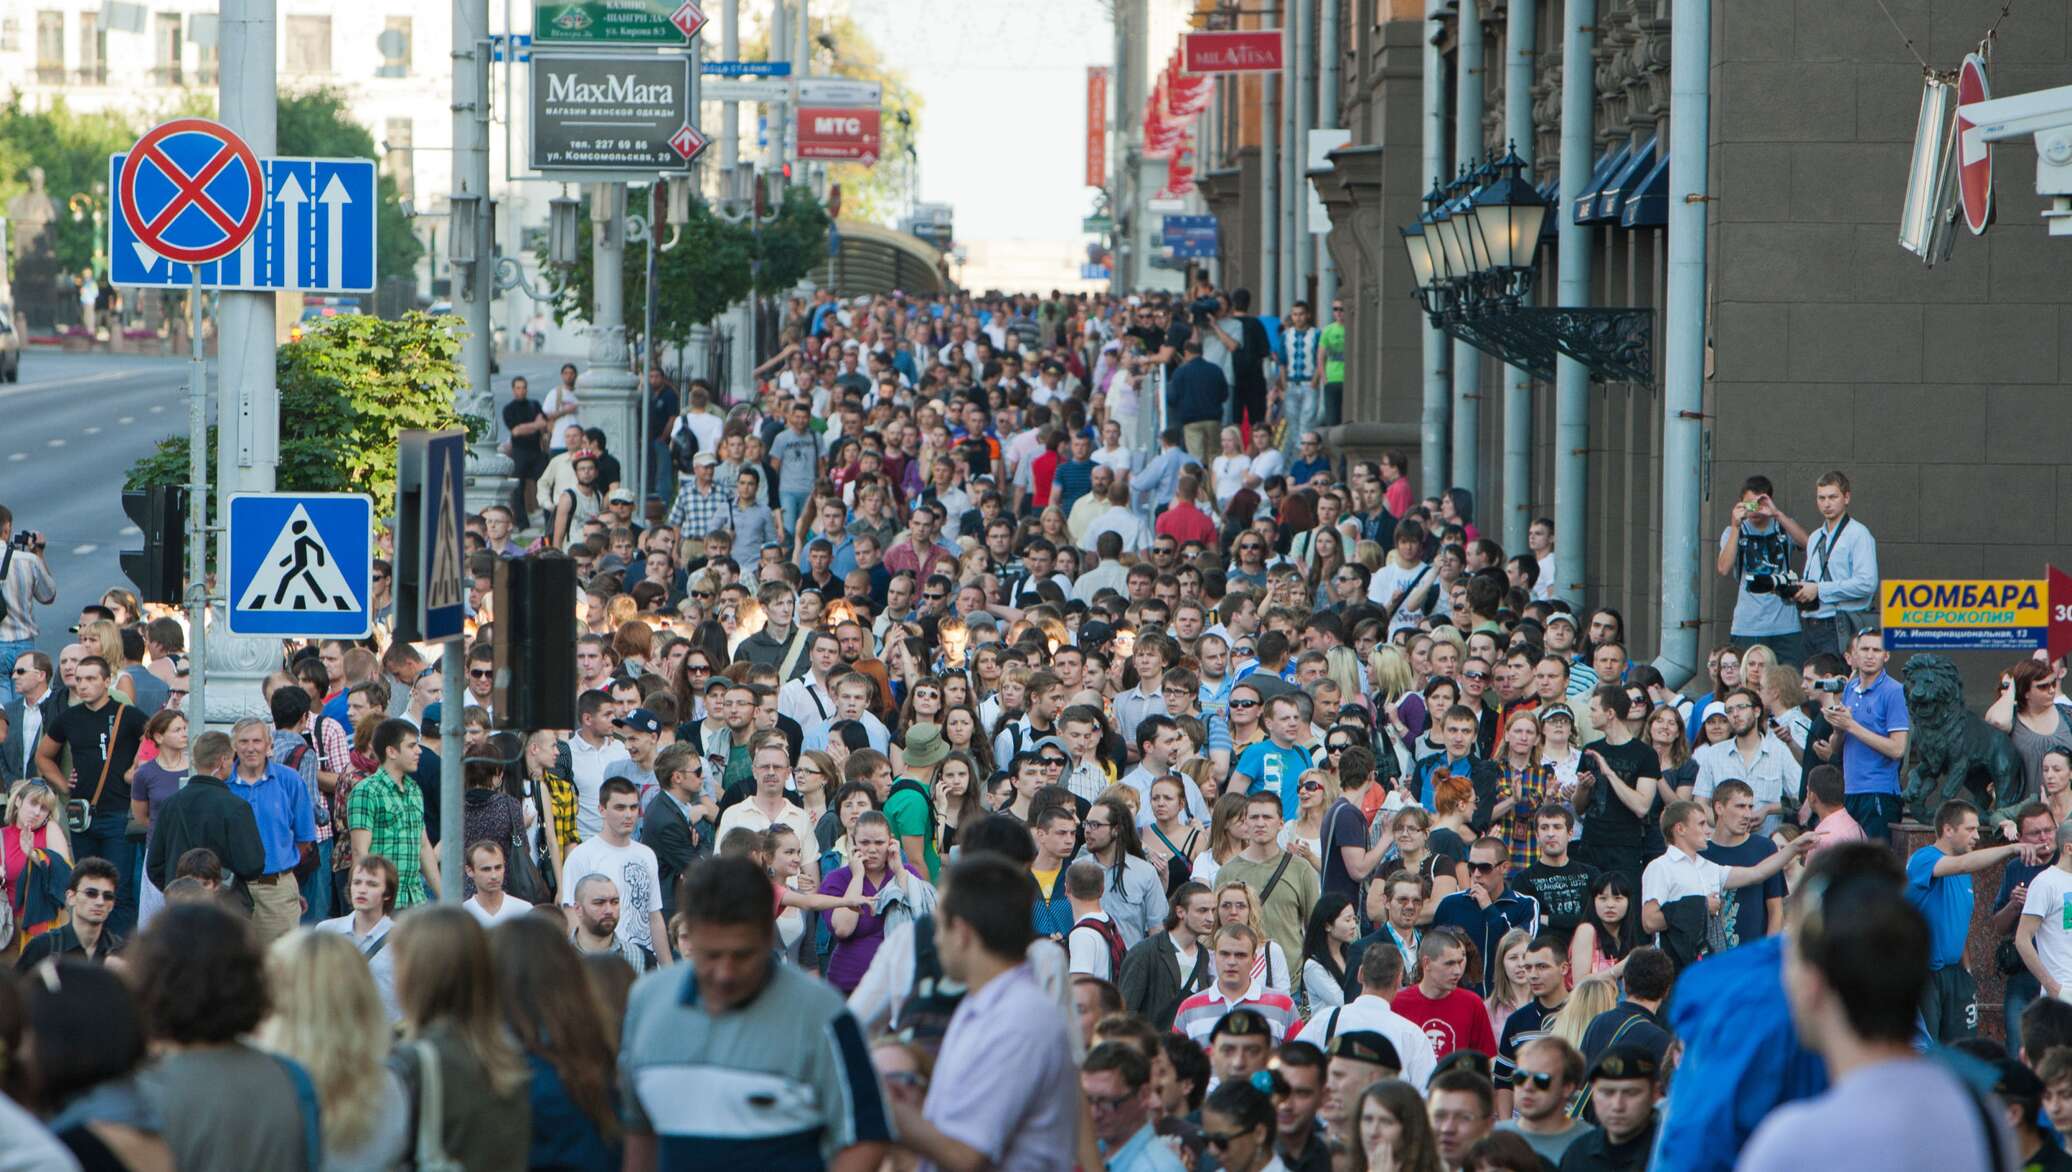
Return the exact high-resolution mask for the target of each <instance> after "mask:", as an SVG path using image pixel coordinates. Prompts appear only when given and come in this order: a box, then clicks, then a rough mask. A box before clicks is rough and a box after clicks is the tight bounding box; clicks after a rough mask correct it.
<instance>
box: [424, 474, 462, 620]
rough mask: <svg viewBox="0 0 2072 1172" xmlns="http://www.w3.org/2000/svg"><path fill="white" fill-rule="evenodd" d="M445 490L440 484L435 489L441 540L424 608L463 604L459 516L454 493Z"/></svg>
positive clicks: (433, 560) (425, 587)
mask: <svg viewBox="0 0 2072 1172" xmlns="http://www.w3.org/2000/svg"><path fill="white" fill-rule="evenodd" d="M445 487H446V484H445V482H444V481H441V482H440V484H439V486H438V488H437V489H435V490H434V491H437V492H438V493H439V522H438V525H439V528H438V533H439V537H440V540H439V542H438V546H437V549H436V550H435V552H434V554H433V557H432V572H431V574H430V575H429V577H428V578H427V579H426V581H425V585H424V592H425V606H427V607H429V608H432V609H434V610H436V609H438V608H439V607H442V606H459V605H461V581H460V568H461V567H460V549H461V545H462V538H461V536H460V516H459V514H458V513H457V512H456V511H455V509H454V500H453V494H452V493H451V492H446V491H443V490H444V489H445Z"/></svg>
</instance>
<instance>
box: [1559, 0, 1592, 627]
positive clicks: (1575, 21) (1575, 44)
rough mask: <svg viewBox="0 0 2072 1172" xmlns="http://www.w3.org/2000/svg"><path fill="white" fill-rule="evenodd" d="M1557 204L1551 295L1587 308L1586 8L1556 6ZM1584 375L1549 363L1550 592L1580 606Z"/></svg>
mask: <svg viewBox="0 0 2072 1172" xmlns="http://www.w3.org/2000/svg"><path fill="white" fill-rule="evenodd" d="M1562 9H1563V12H1562V25H1563V26H1564V27H1563V28H1562V35H1561V203H1560V206H1559V207H1557V208H1555V209H1554V214H1555V215H1558V216H1560V217H1561V219H1560V220H1559V221H1558V224H1559V231H1560V238H1561V243H1560V246H1559V252H1558V255H1557V257H1556V262H1557V264H1558V265H1559V269H1558V272H1559V277H1558V278H1557V281H1558V284H1557V286H1556V288H1555V294H1556V297H1557V299H1558V304H1561V305H1566V306H1579V305H1588V304H1590V243H1591V234H1590V229H1589V228H1587V227H1585V226H1584V225H1582V224H1578V223H1576V217H1575V214H1574V212H1573V210H1572V209H1573V208H1574V207H1575V205H1576V201H1577V200H1580V199H1582V198H1583V189H1584V188H1585V187H1587V186H1589V184H1590V146H1591V135H1590V123H1591V110H1592V108H1593V107H1594V105H1595V104H1596V100H1597V92H1596V91H1597V64H1596V60H1595V56H1594V53H1595V48H1596V41H1597V34H1596V31H1595V26H1593V25H1592V24H1591V17H1592V16H1593V15H1594V14H1593V13H1592V11H1591V9H1590V6H1588V5H1584V4H1578V3H1575V2H1574V0H1570V3H1568V4H1565V5H1563V6H1562ZM1589 451H1590V372H1589V371H1588V370H1586V369H1585V368H1584V366H1583V364H1582V363H1580V362H1577V361H1576V360H1575V359H1573V358H1570V357H1569V356H1568V355H1566V354H1563V355H1560V356H1559V357H1557V358H1556V359H1555V360H1554V573H1555V576H1556V580H1555V582H1554V593H1555V594H1556V595H1558V596H1559V597H1562V598H1565V599H1567V600H1568V602H1569V605H1571V606H1576V607H1580V606H1582V605H1583V595H1584V593H1585V591H1584V588H1583V586H1584V582H1585V581H1586V580H1587V579H1588V577H1589V574H1588V566H1587V564H1586V562H1585V556H1584V551H1586V550H1588V549H1589V548H1590V543H1589V537H1590V534H1589V525H1590V513H1589V495H1588V494H1589V491H1590V488H1589V486H1590V455H1589Z"/></svg>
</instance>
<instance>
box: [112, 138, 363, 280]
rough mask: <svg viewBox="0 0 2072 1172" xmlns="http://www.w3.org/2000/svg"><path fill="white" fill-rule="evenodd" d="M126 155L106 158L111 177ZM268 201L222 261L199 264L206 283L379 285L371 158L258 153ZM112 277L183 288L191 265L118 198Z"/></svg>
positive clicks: (118, 170) (114, 226)
mask: <svg viewBox="0 0 2072 1172" xmlns="http://www.w3.org/2000/svg"><path fill="white" fill-rule="evenodd" d="M126 158H127V156H126V155H115V156H113V157H111V158H110V159H109V160H108V173H109V181H110V182H111V183H113V182H115V181H116V177H118V176H120V175H121V174H122V167H123V163H124V160H125V159H126ZM259 165H260V169H261V170H262V171H263V172H264V174H265V177H266V203H265V207H264V210H263V211H262V213H261V215H260V218H259V225H258V227H257V228H256V229H255V230H254V231H253V232H252V235H251V236H250V238H248V239H247V240H246V241H245V242H244V244H243V245H242V246H241V247H239V248H238V249H237V251H235V252H232V253H231V254H229V255H228V256H225V257H223V258H222V259H221V260H215V261H208V262H206V263H204V264H202V265H201V266H200V268H201V283H202V286H203V287H204V288H209V289H250V290H264V291H271V290H294V291H302V292H326V293H367V292H372V291H373V289H374V281H375V273H374V247H375V222H376V219H377V217H376V215H375V206H376V199H377V196H376V187H375V175H374V161H373V160H372V159H300V158H280V159H261V160H260V161H259ZM108 262H109V263H108V267H109V279H110V280H111V281H112V282H113V283H115V284H117V285H144V286H157V287H167V288H171V287H186V286H188V285H190V284H192V283H193V277H192V270H191V268H190V267H189V266H188V265H185V264H181V263H179V262H177V261H173V260H169V259H167V258H166V257H164V256H161V255H159V254H158V253H157V252H155V251H153V250H152V248H151V247H150V245H148V244H146V243H145V242H144V241H143V240H142V239H140V238H139V236H138V234H137V230H136V225H134V224H132V223H131V222H130V220H129V218H128V216H127V215H126V213H125V212H124V210H123V208H122V205H121V203H120V201H116V203H115V207H114V208H113V210H112V214H111V215H110V216H109V217H108Z"/></svg>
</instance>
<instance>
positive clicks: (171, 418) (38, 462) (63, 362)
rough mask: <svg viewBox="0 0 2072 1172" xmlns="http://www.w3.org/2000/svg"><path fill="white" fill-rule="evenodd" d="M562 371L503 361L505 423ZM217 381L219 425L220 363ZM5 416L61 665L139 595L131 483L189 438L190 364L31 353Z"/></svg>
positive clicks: (16, 504)
mask: <svg viewBox="0 0 2072 1172" xmlns="http://www.w3.org/2000/svg"><path fill="white" fill-rule="evenodd" d="M566 360H567V359H565V358H564V357H561V356H557V355H552V354H525V355H506V356H505V357H504V358H503V359H502V362H503V370H502V372H501V373H500V374H498V375H497V377H496V402H497V408H498V410H499V412H501V410H502V407H503V404H504V403H506V402H508V401H509V400H510V394H509V387H510V380H511V378H512V377H513V376H515V375H524V376H525V377H526V378H528V379H530V380H531V382H532V385H533V386H534V388H535V389H536V393H539V392H543V391H544V390H545V388H546V387H547V386H549V385H551V383H552V382H553V380H554V379H555V377H556V371H557V370H558V369H559V367H560V366H561V364H562V362H564V361H566ZM209 377H210V382H209V386H210V399H211V403H210V412H209V417H210V419H211V421H213V420H214V418H215V411H214V396H215V386H216V384H215V366H214V363H211V364H210V372H209ZM0 417H4V418H5V419H6V421H7V427H6V437H7V438H6V439H4V440H0V504H4V505H6V506H7V507H8V508H10V509H12V510H14V525H15V530H16V531H17V532H20V531H21V530H24V529H33V530H35V531H37V532H39V533H42V534H43V535H44V536H45V538H46V540H47V541H48V542H49V546H48V548H47V549H46V550H45V556H46V557H47V558H48V559H49V562H50V569H51V573H52V574H53V575H54V576H55V577H56V578H57V583H58V600H57V603H56V604H55V605H54V606H50V607H47V608H39V613H38V614H37V621H38V623H39V625H40V628H41V630H40V637H39V638H38V640H37V645H38V646H39V647H40V648H41V649H42V650H44V651H47V652H50V653H52V654H55V653H56V652H57V651H58V649H59V648H61V647H63V646H64V645H65V643H66V642H67V641H68V639H69V637H70V636H69V632H68V631H67V628H69V627H70V626H71V625H72V624H73V622H74V621H75V620H76V619H77V618H78V615H79V608H80V607H82V606H84V605H86V604H88V603H91V602H94V601H96V600H98V599H99V598H100V596H101V594H102V593H103V592H104V591H106V590H108V589H109V588H110V587H114V586H121V587H124V588H125V589H135V587H134V585H132V584H131V583H130V581H129V579H128V578H126V577H124V576H123V573H122V565H121V562H120V560H119V554H120V553H121V550H122V549H123V547H125V546H128V545H132V544H134V543H135V542H136V541H137V540H138V538H139V534H138V532H137V529H136V527H135V526H133V525H131V524H130V520H129V518H128V517H127V516H125V515H124V514H123V511H122V483H123V477H124V476H125V475H126V474H127V472H128V471H129V467H130V465H132V464H134V463H135V462H136V461H137V460H138V459H140V458H142V457H144V456H146V455H149V454H150V452H151V450H152V448H154V447H155V446H157V444H158V441H159V440H161V439H164V438H165V437H167V436H169V435H178V434H184V433H185V432H186V430H187V361H186V359H184V358H171V357H167V358H148V357H139V356H135V355H110V354H67V353H61V352H57V351H46V350H32V351H30V352H29V353H27V354H24V355H23V356H22V379H21V382H19V383H16V384H13V385H10V386H7V387H4V388H0ZM385 507H386V506H384V505H383V503H382V502H376V509H377V510H382V509H384V508H385Z"/></svg>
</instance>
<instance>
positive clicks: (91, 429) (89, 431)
mask: <svg viewBox="0 0 2072 1172" xmlns="http://www.w3.org/2000/svg"><path fill="white" fill-rule="evenodd" d="M86 434H88V435H99V434H101V429H100V428H98V427H89V428H87V429H86Z"/></svg>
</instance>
